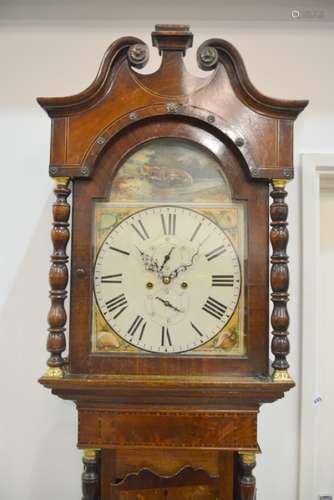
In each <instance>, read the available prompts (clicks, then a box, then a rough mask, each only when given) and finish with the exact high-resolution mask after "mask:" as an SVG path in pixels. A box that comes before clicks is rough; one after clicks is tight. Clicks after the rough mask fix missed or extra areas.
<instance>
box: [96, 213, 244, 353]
mask: <svg viewBox="0 0 334 500" xmlns="http://www.w3.org/2000/svg"><path fill="white" fill-rule="evenodd" d="M94 281H95V297H96V302H97V304H98V307H99V309H100V311H101V313H102V315H103V316H104V318H105V320H106V321H107V323H108V324H109V325H110V326H111V327H112V328H113V329H114V330H115V331H116V333H117V334H118V335H120V336H121V337H122V338H123V339H124V340H126V341H127V342H129V343H130V344H133V345H135V346H137V347H138V348H140V349H144V350H146V351H150V352H157V353H179V352H184V351H189V350H192V349H195V348H196V347H198V346H200V345H201V344H203V343H205V342H208V341H209V340H210V339H212V338H213V337H214V336H215V335H216V334H217V333H218V332H219V331H220V330H221V329H222V328H223V327H224V326H225V325H226V324H227V322H228V321H229V319H230V318H231V317H232V315H233V313H234V310H235V308H236V306H237V303H238V300H239V295H240V287H241V270H240V264H239V259H238V256H237V254H236V251H235V249H234V247H233V245H232V243H231V241H230V239H229V238H228V236H227V235H226V234H225V232H224V231H223V230H222V229H221V228H220V227H219V226H218V225H216V224H215V223H214V222H212V221H211V220H210V219H209V218H208V217H206V216H204V215H202V214H201V213H199V212H196V211H195V210H191V209H188V208H183V207H176V206H157V207H152V208H146V209H145V210H141V211H139V212H136V213H135V214H133V215H131V216H130V217H128V218H126V219H124V220H123V221H122V222H121V223H120V224H119V225H117V226H116V227H115V228H114V229H113V230H112V231H111V232H110V233H109V235H108V236H107V237H106V239H105V240H104V242H103V244H102V246H101V248H100V250H99V253H98V255H97V258H96V263H95V275H94Z"/></svg>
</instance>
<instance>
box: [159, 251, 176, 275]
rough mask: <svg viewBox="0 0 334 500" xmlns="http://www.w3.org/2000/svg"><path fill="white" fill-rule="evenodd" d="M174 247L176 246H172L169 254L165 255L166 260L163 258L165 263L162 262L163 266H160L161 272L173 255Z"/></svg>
mask: <svg viewBox="0 0 334 500" xmlns="http://www.w3.org/2000/svg"><path fill="white" fill-rule="evenodd" d="M174 248H175V247H172V248H171V249H170V250H169V252H168V254H167V255H165V258H164V260H163V263H162V264H161V266H160V269H159V272H161V271H162V270H163V268H164V267H165V265H166V264H167V262H168V261H169V259H170V256H171V254H172V251H173V250H174Z"/></svg>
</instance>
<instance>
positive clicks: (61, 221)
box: [47, 177, 71, 378]
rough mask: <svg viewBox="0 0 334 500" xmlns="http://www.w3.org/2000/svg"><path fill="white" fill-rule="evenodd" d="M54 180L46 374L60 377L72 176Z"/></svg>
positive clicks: (62, 366)
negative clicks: (54, 196)
mask: <svg viewBox="0 0 334 500" xmlns="http://www.w3.org/2000/svg"><path fill="white" fill-rule="evenodd" d="M54 180H55V182H56V188H55V190H54V193H55V195H56V201H55V203H54V204H53V227H52V231H51V239H52V243H53V253H52V255H51V266H50V273H49V282H50V287H51V289H50V299H51V307H50V311H49V315H48V322H49V335H48V340H47V350H48V351H49V353H50V357H49V359H48V361H47V364H48V370H47V376H49V377H55V378H61V377H63V375H64V364H65V361H64V358H63V357H62V353H63V352H64V351H65V349H66V338H65V329H66V320H67V316H66V311H65V307H64V302H65V299H66V297H67V291H66V287H67V283H68V269H67V262H68V256H67V254H66V247H67V244H68V240H69V237H70V232H69V228H68V226H69V222H68V220H69V216H70V205H69V203H68V202H67V198H68V196H69V195H70V193H71V190H70V188H69V187H68V184H69V181H70V178H69V177H56V178H55V179H54Z"/></svg>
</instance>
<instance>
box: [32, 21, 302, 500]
mask: <svg viewBox="0 0 334 500" xmlns="http://www.w3.org/2000/svg"><path fill="white" fill-rule="evenodd" d="M152 40H153V45H154V46H155V47H157V48H158V50H159V53H160V54H161V55H162V60H161V66H160V68H159V70H158V71H156V72H155V73H153V74H144V73H141V72H139V71H138V68H142V67H143V66H144V65H145V63H146V62H147V60H148V48H147V46H146V45H145V43H144V42H142V41H141V40H138V39H137V38H132V37H126V38H121V39H119V40H117V41H116V42H114V43H113V44H112V45H111V46H110V47H109V49H108V51H107V52H106V54H105V56H104V59H103V62H102V64H101V67H100V70H99V72H98V75H97V77H96V78H95V80H94V82H93V83H92V84H91V85H90V86H89V87H88V88H87V89H86V90H85V91H83V92H81V93H80V94H77V95H74V96H70V97H64V98H39V99H38V102H39V104H40V105H41V106H42V107H43V109H44V110H45V111H46V112H47V113H48V115H49V116H50V117H51V120H52V139H51V163H50V170H49V171H50V175H51V177H53V179H54V181H55V183H56V188H55V195H56V201H55V203H54V207H53V217H54V221H53V229H52V241H53V245H54V251H53V254H52V256H51V268H50V285H51V292H50V297H51V309H50V312H49V334H48V340H47V349H48V351H49V353H50V356H49V359H48V362H47V364H48V369H47V372H46V374H45V375H44V376H43V377H42V378H41V379H40V382H41V383H42V384H43V385H44V386H45V387H47V388H50V389H51V390H52V392H53V393H54V394H56V395H58V396H60V397H61V398H63V399H69V400H73V401H74V402H75V404H76V406H77V409H78V418H79V419H78V422H79V426H78V447H79V448H81V449H83V450H84V458H83V462H84V472H83V475H82V489H83V498H84V499H85V500H97V499H102V500H107V499H116V498H117V499H122V500H123V499H124V500H125V499H139V498H140V499H143V498H145V499H146V498H147V499H153V498H154V499H160V498H168V499H181V498H185V499H194V500H195V499H203V500H204V499H205V500H208V499H216V498H220V499H224V500H231V499H239V500H246V499H253V498H254V496H255V478H254V475H253V473H252V470H253V468H254V466H255V456H256V453H258V452H259V445H258V442H257V414H258V411H259V407H260V405H261V404H262V403H266V402H273V401H275V400H277V399H278V398H281V397H283V395H284V393H285V392H286V391H288V390H289V389H291V388H292V387H293V386H294V382H293V380H292V379H291V378H290V376H289V373H288V367H289V364H288V361H287V355H288V353H289V341H288V326H289V315H288V312H287V301H288V284H289V273H288V257H287V253H286V247H287V242H288V230H287V216H288V207H287V204H286V195H287V192H286V190H285V187H286V184H287V182H288V181H290V180H291V179H292V178H293V165H292V157H293V150H292V143H293V141H292V140H293V122H294V120H295V119H296V117H297V116H298V114H299V113H300V112H301V111H302V110H303V109H304V107H305V106H306V105H307V101H283V100H278V99H273V98H269V97H266V96H264V95H263V94H261V93H260V92H258V91H257V90H256V89H255V88H254V86H253V85H252V84H251V82H250V80H249V79H248V76H247V73H246V70H245V66H244V64H243V61H242V59H241V57H240V55H239V53H238V52H237V50H236V49H235V48H234V47H233V46H232V45H230V44H229V43H228V42H226V41H224V40H221V39H212V40H208V41H207V42H205V43H204V44H202V45H201V46H200V47H199V49H198V52H197V58H198V64H199V67H200V68H201V69H202V70H205V71H208V76H206V77H201V78H200V77H195V76H193V75H191V74H189V73H188V72H187V70H186V69H185V66H184V63H183V57H184V56H185V53H186V50H187V49H188V48H189V47H191V45H192V40H193V35H192V33H191V32H190V30H189V27H187V26H179V25H158V26H156V29H155V31H154V32H153V33H152ZM288 77H289V76H287V78H288ZM71 194H72V197H71V199H70V198H69V196H70V195H71ZM270 196H271V198H272V203H271V205H270V201H269V197H270ZM69 200H71V201H69ZM70 212H71V216H70ZM70 235H71V238H70ZM69 239H70V241H71V260H70V263H69V264H68V257H67V253H66V248H67V244H68V242H69ZM270 240H271V245H272V250H270V244H269V241H270ZM270 254H271V265H270V258H269V257H270ZM69 271H70V272H69ZM69 276H70V286H68V283H69ZM270 282H271V283H270ZM270 285H271V299H272V302H273V309H272V314H271V326H272V328H271V329H272V335H270V327H269V304H270V301H269V298H270ZM68 289H69V293H70V297H69V298H70V300H69V318H68V319H67V316H66V312H65V305H64V302H65V299H66V297H67V293H68ZM270 336H271V342H270ZM66 338H67V339H66ZM270 343H271V353H272V363H271V366H270V362H269V360H270V354H269V351H270ZM67 345H68V355H66V357H65V351H66V349H67Z"/></svg>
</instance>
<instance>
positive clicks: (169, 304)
mask: <svg viewBox="0 0 334 500" xmlns="http://www.w3.org/2000/svg"><path fill="white" fill-rule="evenodd" d="M155 298H156V299H157V300H160V302H162V303H163V304H164V306H166V307H170V308H171V309H174V311H177V312H183V311H181V309H178V308H177V307H175V306H173V305H172V304H171V303H170V302H169V300H165V299H162V298H161V297H155Z"/></svg>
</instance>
